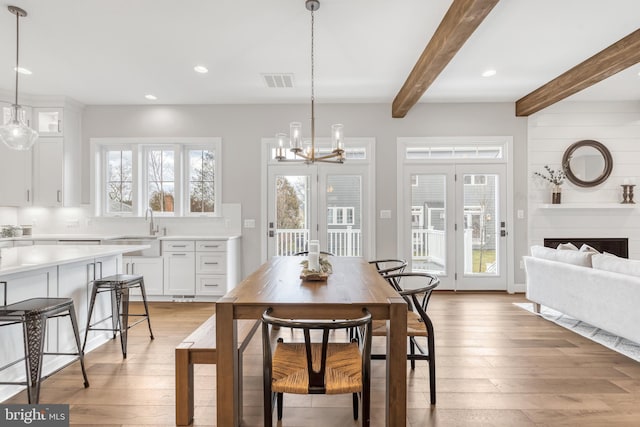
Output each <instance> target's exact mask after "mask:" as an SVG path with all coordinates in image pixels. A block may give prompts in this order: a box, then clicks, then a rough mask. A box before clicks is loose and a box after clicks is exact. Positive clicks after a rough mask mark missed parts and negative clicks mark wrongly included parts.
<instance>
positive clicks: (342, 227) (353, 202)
mask: <svg viewBox="0 0 640 427" xmlns="http://www.w3.org/2000/svg"><path fill="white" fill-rule="evenodd" d="M325 187H326V192H325V198H326V206H327V223H326V236H327V237H326V240H324V241H322V239H321V242H320V243H321V247H322V246H324V244H325V242H326V250H327V251H329V252H331V253H332V254H334V255H337V256H362V177H361V176H359V175H333V174H328V175H327V178H326V186H325Z"/></svg>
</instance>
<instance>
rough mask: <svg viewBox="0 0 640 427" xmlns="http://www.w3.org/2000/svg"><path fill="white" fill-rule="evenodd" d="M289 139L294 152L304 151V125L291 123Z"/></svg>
mask: <svg viewBox="0 0 640 427" xmlns="http://www.w3.org/2000/svg"><path fill="white" fill-rule="evenodd" d="M289 138H290V141H289V143H290V145H291V149H292V150H300V149H302V123H300V122H291V124H290V125H289Z"/></svg>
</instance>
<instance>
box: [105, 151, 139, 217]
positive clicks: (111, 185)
mask: <svg viewBox="0 0 640 427" xmlns="http://www.w3.org/2000/svg"><path fill="white" fill-rule="evenodd" d="M106 158H107V168H106V169H107V170H106V189H105V190H106V211H107V212H108V213H130V212H131V211H132V206H133V200H132V191H131V189H132V182H131V181H132V176H133V173H132V152H131V151H122V150H112V151H107V152H106Z"/></svg>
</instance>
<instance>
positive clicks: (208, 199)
mask: <svg viewBox="0 0 640 427" xmlns="http://www.w3.org/2000/svg"><path fill="white" fill-rule="evenodd" d="M188 158H189V211H190V212H191V213H196V212H214V206H215V185H214V166H213V165H214V151H211V150H189V153H188Z"/></svg>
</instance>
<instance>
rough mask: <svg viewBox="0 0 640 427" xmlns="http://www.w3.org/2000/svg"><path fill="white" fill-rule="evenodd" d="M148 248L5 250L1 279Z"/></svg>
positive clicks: (101, 246)
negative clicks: (5, 276)
mask: <svg viewBox="0 0 640 427" xmlns="http://www.w3.org/2000/svg"><path fill="white" fill-rule="evenodd" d="M148 248H149V245H65V246H46V245H41V246H40V245H35V246H23V247H17V248H4V249H2V250H1V251H2V252H1V255H2V257H1V258H0V277H1V276H4V275H7V274H14V273H23V272H27V271H32V270H38V269H41V268H47V267H55V266H58V265H62V264H70V263H74V262H78V261H84V260H88V259H93V258H99V257H105V256H111V255H120V254H122V253H125V252H131V251H137V250H142V249H148Z"/></svg>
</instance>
